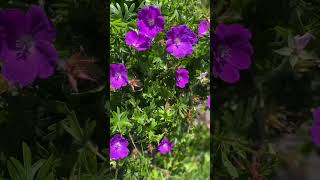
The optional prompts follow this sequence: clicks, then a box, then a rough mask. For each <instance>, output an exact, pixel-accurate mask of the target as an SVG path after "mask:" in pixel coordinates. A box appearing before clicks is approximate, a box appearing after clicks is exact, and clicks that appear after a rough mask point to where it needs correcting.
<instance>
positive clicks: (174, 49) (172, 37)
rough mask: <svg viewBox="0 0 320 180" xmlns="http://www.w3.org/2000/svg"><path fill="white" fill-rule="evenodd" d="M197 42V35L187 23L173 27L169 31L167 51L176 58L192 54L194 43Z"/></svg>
mask: <svg viewBox="0 0 320 180" xmlns="http://www.w3.org/2000/svg"><path fill="white" fill-rule="evenodd" d="M197 43H198V39H197V35H196V34H195V33H194V32H192V30H191V29H190V28H189V27H188V26H186V25H180V26H177V27H173V28H172V29H171V30H169V31H168V32H167V52H168V53H169V54H172V55H173V56H174V57H176V58H184V57H186V56H188V55H191V54H192V53H193V45H195V44H197Z"/></svg>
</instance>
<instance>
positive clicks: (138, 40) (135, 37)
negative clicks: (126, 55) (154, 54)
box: [125, 31, 152, 51]
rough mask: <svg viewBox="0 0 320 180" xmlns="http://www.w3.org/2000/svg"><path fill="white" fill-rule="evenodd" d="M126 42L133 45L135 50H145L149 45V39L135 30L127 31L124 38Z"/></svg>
mask: <svg viewBox="0 0 320 180" xmlns="http://www.w3.org/2000/svg"><path fill="white" fill-rule="evenodd" d="M125 41H126V44H127V45H128V46H131V47H133V48H134V49H136V50H137V51H145V50H147V49H149V47H150V46H151V43H152V42H151V39H150V38H148V37H146V36H144V35H142V34H140V33H139V34H138V33H137V32H136V31H129V32H128V33H127V35H126V38H125Z"/></svg>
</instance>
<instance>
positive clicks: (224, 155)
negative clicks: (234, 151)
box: [222, 152, 239, 179]
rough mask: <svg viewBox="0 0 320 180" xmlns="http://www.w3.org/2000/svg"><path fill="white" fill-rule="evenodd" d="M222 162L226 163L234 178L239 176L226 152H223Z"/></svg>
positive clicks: (225, 165)
mask: <svg viewBox="0 0 320 180" xmlns="http://www.w3.org/2000/svg"><path fill="white" fill-rule="evenodd" d="M222 164H223V165H224V167H226V168H227V171H228V173H229V174H230V175H231V177H232V178H233V179H234V178H238V177H239V174H238V171H237V169H236V168H235V167H234V165H233V164H232V163H231V162H230V160H229V159H228V158H227V156H226V154H225V153H224V152H222Z"/></svg>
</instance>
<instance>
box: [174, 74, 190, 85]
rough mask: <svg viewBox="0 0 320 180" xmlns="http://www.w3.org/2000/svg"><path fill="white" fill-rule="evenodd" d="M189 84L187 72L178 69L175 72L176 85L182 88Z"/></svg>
mask: <svg viewBox="0 0 320 180" xmlns="http://www.w3.org/2000/svg"><path fill="white" fill-rule="evenodd" d="M188 83H189V72H188V70H187V69H178V71H177V72H176V85H177V86H178V87H180V88H184V87H185V86H186V84H188Z"/></svg>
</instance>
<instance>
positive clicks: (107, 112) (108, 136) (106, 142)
mask: <svg viewBox="0 0 320 180" xmlns="http://www.w3.org/2000/svg"><path fill="white" fill-rule="evenodd" d="M105 2H106V25H105V28H106V36H105V37H107V39H106V41H105V42H106V43H107V45H106V47H107V51H106V61H105V62H106V64H105V67H106V72H105V74H107V76H106V77H107V79H106V82H107V85H106V86H107V88H106V93H107V102H106V107H105V110H106V119H107V122H106V129H105V134H107V139H106V141H104V143H105V144H106V145H107V150H108V152H109V141H110V136H111V135H110V78H109V75H110V73H109V72H110V1H105ZM109 155H110V154H109V153H107V161H109V160H110V158H109ZM108 164H110V163H109V162H108ZM108 172H110V171H108ZM108 176H109V173H108Z"/></svg>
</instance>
